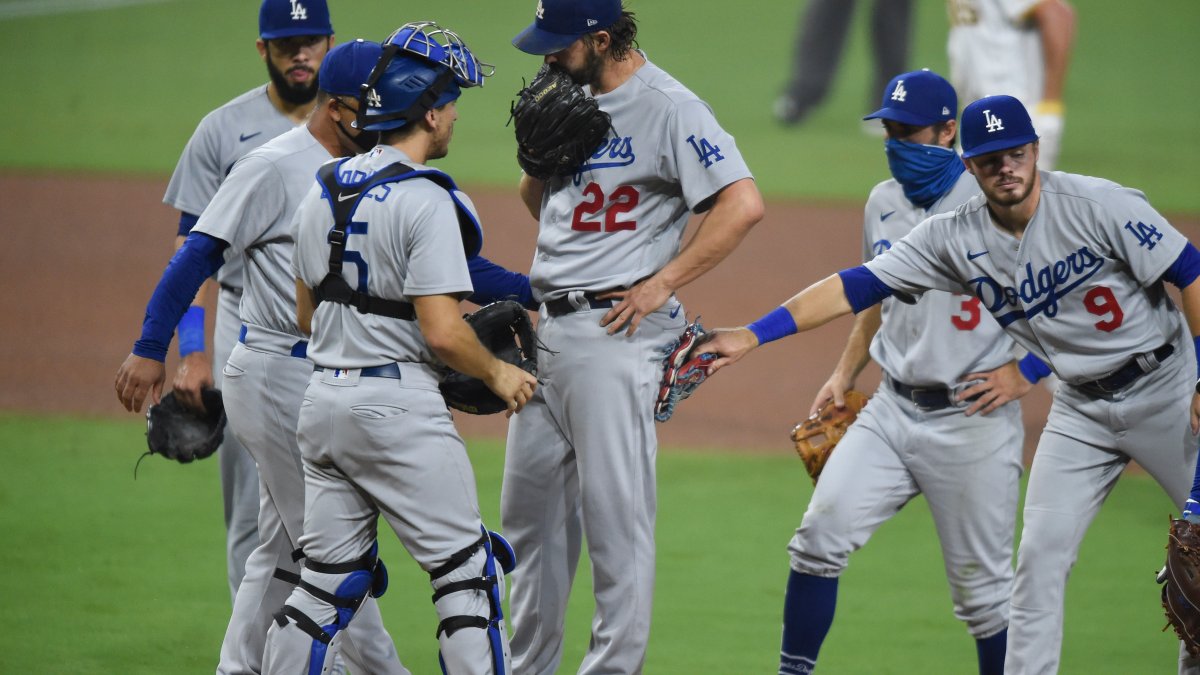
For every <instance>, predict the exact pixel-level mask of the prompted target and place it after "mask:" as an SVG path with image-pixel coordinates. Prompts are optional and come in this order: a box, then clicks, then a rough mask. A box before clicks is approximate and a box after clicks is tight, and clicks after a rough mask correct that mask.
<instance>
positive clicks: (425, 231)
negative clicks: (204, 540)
mask: <svg viewBox="0 0 1200 675" xmlns="http://www.w3.org/2000/svg"><path fill="white" fill-rule="evenodd" d="M384 49H385V51H384V55H383V57H382V58H381V60H380V61H379V64H378V65H377V66H376V68H375V69H374V70H373V71H372V73H371V77H370V79H369V80H368V81H367V83H366V85H365V87H364V90H363V93H362V95H360V97H359V99H358V103H359V110H360V115H359V116H358V122H357V126H358V127H359V128H360V129H362V130H363V131H366V132H380V133H381V134H382V135H381V139H380V144H379V145H378V146H376V147H375V148H374V149H373V150H371V151H370V152H368V153H366V154H364V155H360V156H358V157H353V158H350V159H348V160H344V161H342V162H339V163H336V164H327V165H325V166H324V167H322V169H321V170H320V172H319V174H318V181H319V184H318V185H317V186H314V188H313V189H312V190H310V191H309V193H308V195H307V196H306V197H305V198H304V201H303V202H302V203H301V205H300V207H299V210H298V211H297V214H296V218H295V221H294V229H293V231H294V238H295V242H296V247H295V254H294V256H293V258H292V269H293V272H294V284H295V288H296V295H297V312H298V323H299V326H300V328H301V330H304V331H308V330H310V329H311V333H312V341H311V342H310V347H309V356H310V357H311V359H312V361H313V362H314V363H315V364H316V368H315V371H314V372H313V374H312V376H311V379H310V380H309V384H308V387H307V389H306V391H305V395H304V398H305V404H304V406H303V407H302V408H301V410H300V420H299V427H298V434H297V436H298V440H299V444H300V451H301V455H302V459H303V466H304V478H305V511H304V535H303V536H302V537H301V541H300V543H301V545H302V546H303V549H304V553H305V556H306V559H305V564H304V569H303V570H302V571H301V573H300V577H301V579H300V583H299V585H298V586H297V587H296V589H295V590H294V591H293V592H292V594H291V595H290V596H289V597H288V599H287V602H286V604H285V605H284V606H283V607H282V608H281V609H280V611H279V612H278V613H276V615H275V623H274V624H273V625H272V627H271V631H270V633H269V636H268V643H267V650H266V655H265V658H264V662H263V672H265V673H281V674H286V675H297V674H299V673H321V672H324V667H326V666H327V665H328V664H329V663H330V662H331V661H332V660H333V657H334V656H336V653H337V651H338V650H339V649H340V645H341V635H342V632H343V631H344V630H345V629H346V628H347V627H348V626H349V627H353V626H354V625H355V624H356V623H357V622H358V621H359V620H360V617H357V616H356V614H357V613H358V612H359V611H360V606H361V605H360V603H362V602H364V601H366V599H367V598H368V597H369V596H377V595H379V594H380V593H381V592H382V590H383V588H385V587H386V584H387V579H386V571H385V570H384V569H383V568H382V565H381V564H379V563H378V560H377V558H376V555H377V552H378V544H377V536H378V520H379V516H380V515H382V516H383V517H384V519H386V521H387V522H388V524H389V525H390V526H391V527H392V529H393V530H394V531H395V533H396V535H397V536H398V537H399V539H400V542H401V543H402V544H403V545H404V547H405V549H406V550H407V551H408V553H409V554H410V555H411V556H412V557H413V559H414V560H415V561H416V562H417V563H418V564H419V565H420V566H421V568H422V569H423V570H425V571H426V572H428V573H429V575H430V581H431V584H432V586H433V589H434V594H433V603H434V606H435V608H436V610H437V616H438V618H439V623H438V626H437V630H436V632H435V634H436V636H437V639H438V642H439V645H440V647H441V651H440V657H441V664H442V667H443V670H444V671H445V672H447V673H450V674H452V675H460V674H463V673H480V674H485V673H494V674H495V675H501V674H502V673H507V672H511V671H510V670H509V661H510V658H509V652H508V638H507V635H506V628H505V624H504V620H503V611H502V607H501V603H502V601H503V598H504V574H505V573H506V572H508V571H510V570H511V569H512V567H513V565H514V563H515V561H514V556H513V553H512V549H511V548H509V547H508V544H507V542H505V541H504V539H503V538H502V537H500V536H499V535H496V534H494V533H490V532H488V531H486V530H485V529H484V527H483V523H482V521H481V517H480V512H479V500H478V496H477V494H476V490H475V476H474V473H473V471H472V468H471V462H470V460H469V459H468V457H467V452H466V446H465V445H464V443H463V440H462V438H461V437H460V436H459V435H458V432H457V431H456V429H455V426H454V420H453V419H452V417H451V416H450V412H449V410H448V409H447V407H446V401H445V399H443V398H442V394H441V392H440V390H439V389H438V374H437V373H438V367H439V366H440V365H442V364H445V365H446V366H449V367H451V368H453V369H455V370H457V371H458V372H460V373H463V374H466V375H469V376H472V377H477V378H479V379H481V380H483V381H484V382H485V383H486V384H487V386H488V388H489V389H491V390H492V391H493V392H494V393H495V394H496V395H497V396H499V397H500V399H501V400H502V401H504V402H505V403H506V404H507V406H508V409H509V411H510V412H516V411H518V410H520V409H521V407H522V406H523V405H525V403H526V402H527V401H528V400H529V397H530V396H531V395H532V393H533V389H534V387H535V386H536V384H537V381H536V379H535V378H534V376H533V375H531V374H529V373H527V372H525V371H524V370H521V369H520V368H518V367H517V366H514V365H511V364H508V363H504V362H502V361H500V360H498V359H497V358H496V357H495V356H493V355H492V354H491V353H490V352H489V351H488V350H487V349H486V348H485V347H484V346H483V345H482V344H480V342H479V339H478V338H477V337H476V335H475V332H474V331H473V330H472V329H471V328H470V327H469V326H468V325H467V323H466V322H465V321H463V319H462V316H461V311H460V309H459V301H460V300H461V299H462V298H464V297H466V296H468V295H470V294H471V293H472V289H473V286H472V283H471V277H470V274H469V269H468V264H467V259H468V258H469V257H471V256H474V255H476V254H477V253H478V252H479V249H480V247H481V245H482V240H483V233H482V230H481V229H480V226H479V219H478V216H477V215H476V213H475V211H474V207H473V206H472V205H471V202H470V200H469V199H468V198H467V197H466V195H465V194H463V193H462V192H460V191H459V190H457V188H455V187H454V184H453V181H451V179H450V177H449V176H447V175H446V174H444V173H442V172H440V171H437V170H436V169H433V168H431V167H428V166H425V162H427V161H430V160H435V159H440V158H442V157H445V156H446V155H447V153H448V152H449V150H450V143H451V140H452V138H453V134H454V123H455V120H456V119H457V118H458V111H457V104H456V101H457V100H458V97H459V95H460V94H461V90H462V89H463V88H466V87H471V86H476V85H481V84H483V79H484V77H486V76H488V75H490V74H491V71H490V68H489V67H487V66H486V65H485V64H481V63H480V62H478V61H477V60H476V58H475V57H474V55H472V53H471V51H470V50H469V49H468V48H467V46H466V45H465V44H464V43H463V42H462V41H461V39H459V38H458V36H457V35H455V34H453V33H452V32H450V31H448V30H446V29H443V28H441V27H439V26H437V25H436V24H432V23H428V22H427V23H421V24H406V25H405V26H403V27H401V28H400V29H399V30H398V31H397V32H396V33H394V34H393V35H392V36H391V37H389V38H388V40H387V41H386V42H385V47H384ZM336 233H340V236H334V235H335V234H336ZM343 263H344V266H343ZM368 672H374V671H368Z"/></svg>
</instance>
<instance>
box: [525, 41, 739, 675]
mask: <svg viewBox="0 0 1200 675" xmlns="http://www.w3.org/2000/svg"><path fill="white" fill-rule="evenodd" d="M596 101H597V102H598V103H599V105H600V108H601V109H602V110H604V111H606V112H608V113H609V114H610V115H611V116H612V125H613V130H614V131H613V133H614V137H613V138H611V139H608V140H607V141H606V142H605V143H604V144H603V145H602V146H601V147H600V148H599V149H598V150H597V151H596V152H595V153H594V154H593V155H592V157H591V159H590V160H588V161H587V162H586V163H585V164H584V165H583V166H582V167H581V169H580V171H579V172H578V173H577V174H575V175H573V176H567V177H564V178H557V179H552V180H550V181H548V182H547V183H546V189H545V192H544V194H543V198H542V208H541V217H540V223H539V232H538V243H537V252H536V254H535V257H534V261H533V266H532V269H531V272H530V281H531V283H532V285H533V287H534V290H535V293H536V294H537V295H538V297H540V298H541V299H543V300H555V299H562V300H565V301H566V302H568V303H569V304H570V307H572V308H573V311H570V312H567V313H560V312H559V311H558V310H555V312H554V313H551V312H550V310H549V309H548V308H547V307H543V308H542V313H541V319H540V321H539V323H538V337H539V339H540V340H541V341H542V342H543V343H544V344H545V345H546V347H547V350H548V351H545V352H542V355H541V357H539V377H540V378H541V379H542V381H543V385H542V386H541V387H539V388H538V390H537V391H536V392H535V393H534V397H533V399H532V400H531V401H530V403H529V404H528V405H527V406H526V407H525V409H524V410H522V411H521V413H520V414H518V415H516V416H515V417H514V418H513V421H512V423H511V424H510V425H509V437H508V449H507V454H506V457H505V469H504V487H503V494H502V496H501V519H502V522H503V525H504V532H505V534H506V535H508V536H509V538H510V539H511V541H512V542H513V546H514V547H515V548H516V550H517V551H518V552H519V555H520V556H521V557H522V561H523V562H522V566H521V568H519V569H518V570H517V572H516V574H515V575H514V577H513V586H512V596H511V604H512V614H513V626H514V634H513V643H512V646H513V663H514V670H515V672H521V673H550V672H554V671H555V670H556V669H557V668H558V665H559V664H558V662H559V659H560V658H561V655H562V638H563V635H562V626H563V621H564V612H565V609H566V601H567V594H568V593H569V591H570V575H571V574H573V572H574V561H575V560H577V559H578V556H579V552H580V541H581V538H580V535H581V533H583V534H585V535H586V539H587V541H588V553H589V556H590V558H591V562H592V566H593V569H594V570H595V572H596V573H595V575H594V578H595V585H594V595H595V599H596V616H595V619H594V621H593V626H594V627H595V632H594V633H593V635H592V639H591V644H590V646H589V649H588V653H587V655H586V656H585V657H584V661H583V664H582V666H581V667H580V670H579V672H581V673H597V672H624V673H634V672H639V671H640V670H641V667H642V663H643V660H644V659H645V655H646V645H647V641H648V637H649V626H650V614H651V604H652V599H653V590H654V556H655V550H654V514H655V506H656V499H657V497H656V494H657V488H656V484H655V469H654V458H655V456H656V453H657V449H658V445H657V436H656V430H655V423H654V418H653V415H652V410H653V402H654V398H655V396H656V395H657V383H658V378H659V377H660V375H661V373H660V371H659V368H658V366H657V364H656V363H655V362H654V358H655V353H656V350H659V349H661V348H663V347H664V346H665V345H667V344H669V343H670V342H671V341H672V340H673V339H674V338H675V337H676V336H677V335H678V334H679V333H680V331H681V330H682V329H683V327H684V325H685V323H686V320H685V318H684V311H683V308H682V306H681V305H680V304H679V303H678V302H677V301H674V300H671V301H668V302H667V303H666V304H665V305H664V306H663V307H661V308H659V310H658V311H655V312H652V313H650V314H649V315H647V316H646V317H645V319H644V320H643V322H642V323H641V324H640V326H639V327H638V330H637V332H636V333H635V334H634V335H633V336H625V335H624V333H618V334H617V335H608V334H607V333H606V330H605V328H603V327H601V326H600V318H601V317H602V316H603V315H604V312H605V311H606V310H605V309H604V308H596V309H593V308H591V306H590V303H589V301H588V300H587V298H586V297H585V296H584V292H596V291H603V290H609V289H613V288H624V287H628V286H630V285H632V284H634V283H635V282H637V281H638V280H640V279H642V278H644V277H646V276H648V275H651V274H653V273H655V272H657V271H658V270H659V269H661V268H662V267H663V266H664V265H666V264H667V263H668V262H669V261H670V260H671V259H672V258H673V257H674V256H675V255H676V254H677V253H678V251H679V248H680V240H681V238H682V236H683V231H684V227H685V225H686V222H687V218H688V215H689V213H692V212H701V211H704V210H706V209H707V208H708V207H709V206H710V205H711V203H712V201H713V199H714V197H715V195H716V194H717V192H719V191H720V190H721V188H723V187H725V186H726V185H729V184H730V183H733V182H734V181H737V180H740V179H743V178H748V177H750V171H749V169H747V167H746V164H745V162H744V161H743V160H742V157H741V154H740V153H739V152H738V149H737V145H736V144H735V143H734V140H733V137H732V136H730V135H729V134H728V133H727V132H725V131H724V130H723V129H721V127H720V126H719V125H718V124H717V121H716V119H715V118H714V117H713V114H712V111H711V110H710V109H709V107H708V105H707V104H705V103H704V102H703V101H701V100H700V99H699V98H697V97H696V96H695V94H693V93H692V92H690V91H688V89H687V88H685V87H684V86H683V85H682V84H680V83H679V82H678V81H676V80H675V79H674V78H672V77H671V76H670V75H668V74H667V73H665V72H663V71H662V70H661V69H659V68H658V67H657V66H655V65H654V64H653V63H650V62H649V61H647V62H646V63H645V64H644V65H642V66H641V67H640V68H639V69H638V70H637V71H636V72H635V73H634V74H633V75H632V76H631V77H630V78H629V79H628V80H626V81H625V82H624V83H622V84H621V85H620V86H619V87H617V88H616V89H614V90H613V91H611V92H608V93H605V94H601V95H599V96H597V97H596ZM581 514H582V515H581Z"/></svg>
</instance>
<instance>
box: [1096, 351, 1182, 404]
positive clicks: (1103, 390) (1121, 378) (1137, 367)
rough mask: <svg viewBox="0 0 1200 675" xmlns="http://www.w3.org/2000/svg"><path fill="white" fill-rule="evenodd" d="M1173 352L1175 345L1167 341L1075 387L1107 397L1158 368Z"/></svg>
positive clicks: (1098, 396) (1100, 396)
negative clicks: (1102, 375)
mask: <svg viewBox="0 0 1200 675" xmlns="http://www.w3.org/2000/svg"><path fill="white" fill-rule="evenodd" d="M1174 353H1175V345H1172V344H1170V343H1168V344H1165V345H1163V346H1161V347H1159V348H1158V349H1155V350H1154V351H1152V352H1145V353H1143V354H1136V355H1134V357H1133V358H1131V359H1129V361H1127V362H1126V363H1125V365H1123V366H1121V367H1120V368H1117V369H1116V371H1114V372H1113V373H1112V374H1111V375H1108V376H1107V377H1102V378H1100V379H1098V380H1092V381H1090V382H1081V383H1079V384H1077V385H1075V388H1076V389H1078V390H1080V391H1082V392H1083V393H1085V394H1087V395H1089V396H1093V397H1095V398H1108V397H1109V396H1111V395H1112V394H1115V393H1116V392H1118V391H1120V390H1122V389H1124V388H1125V387H1128V386H1129V385H1131V384H1133V383H1134V382H1135V381H1136V380H1137V379H1138V378H1139V377H1141V376H1143V375H1145V374H1146V373H1150V372H1154V371H1155V370H1158V366H1159V365H1160V364H1162V362H1163V361H1166V360H1167V359H1168V358H1170V357H1171V355H1172V354H1174Z"/></svg>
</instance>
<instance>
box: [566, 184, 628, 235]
mask: <svg viewBox="0 0 1200 675" xmlns="http://www.w3.org/2000/svg"><path fill="white" fill-rule="evenodd" d="M640 200H641V194H639V193H638V191H637V188H635V187H633V186H632V185H622V186H620V187H618V188H616V189H615V190H613V191H612V192H610V193H609V194H607V195H605V194H604V188H602V187H600V185H599V184H597V183H588V184H587V185H586V186H585V187H584V188H583V201H582V202H580V203H579V205H578V206H576V207H575V215H574V216H573V217H572V218H571V229H572V230H578V231H580V232H620V231H622V230H636V229H637V221H636V220H621V217H622V216H624V215H625V214H627V213H629V212H630V211H632V210H633V209H634V208H636V207H637V205H638V202H639V201H640ZM605 206H607V207H608V208H607V209H605V208H604V207H605ZM601 211H604V219H603V222H601V221H599V220H589V217H590V216H595V215H596V214H598V213H600V212H601Z"/></svg>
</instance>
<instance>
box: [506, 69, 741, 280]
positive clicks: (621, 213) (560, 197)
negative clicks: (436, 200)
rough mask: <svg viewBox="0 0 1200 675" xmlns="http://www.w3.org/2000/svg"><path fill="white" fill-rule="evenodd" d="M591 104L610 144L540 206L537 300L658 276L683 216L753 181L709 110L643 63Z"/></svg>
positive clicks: (675, 247)
mask: <svg viewBox="0 0 1200 675" xmlns="http://www.w3.org/2000/svg"><path fill="white" fill-rule="evenodd" d="M596 101H597V102H598V103H599V105H600V108H601V109H602V110H604V111H606V112H607V113H608V114H609V115H611V116H612V125H613V130H614V132H615V133H614V135H613V136H612V137H611V138H606V139H605V140H604V141H603V142H602V143H601V144H600V145H599V146H598V147H597V149H596V151H595V152H594V153H593V154H592V157H591V158H590V159H589V160H588V161H587V162H585V163H584V164H583V166H582V167H581V168H580V171H579V172H578V173H576V174H574V175H572V176H566V177H562V178H553V179H551V180H550V181H548V182H547V184H546V191H545V193H544V194H543V197H542V211H541V219H540V220H541V222H540V229H539V232H538V241H537V251H536V252H535V254H534V260H533V264H532V267H531V270H530V282H531V284H532V286H533V288H534V291H535V293H536V294H538V297H539V298H541V299H543V300H546V299H554V298H557V297H560V296H562V295H565V294H566V293H567V292H568V291H571V290H584V291H601V290H607V289H612V288H618V287H628V286H631V285H632V284H634V283H635V282H637V281H638V280H639V279H642V278H644V277H646V276H649V275H651V274H653V273H655V272H657V271H658V270H659V269H661V268H662V267H663V265H666V264H667V262H669V261H670V260H671V259H672V258H673V257H674V256H675V255H676V254H677V253H678V251H679V246H680V240H681V238H682V237H683V231H684V228H685V227H686V226H687V220H688V216H689V215H690V214H691V213H692V212H701V211H703V210H706V209H707V208H708V207H709V206H710V205H711V200H712V197H713V196H714V195H715V194H716V193H717V192H718V191H719V190H720V189H721V188H723V187H725V186H726V185H729V184H730V183H733V182H734V181H737V180H741V179H742V178H749V177H751V174H750V170H749V169H748V168H747V167H746V163H745V162H744V161H743V160H742V156H741V153H740V152H739V151H738V149H737V145H736V144H735V143H734V139H733V136H731V135H729V134H728V133H727V132H726V131H724V130H723V129H722V128H721V127H720V125H719V124H717V120H716V118H715V117H714V116H713V113H712V110H711V109H710V108H709V107H708V105H707V104H706V103H705V102H704V101H702V100H700V99H699V98H697V97H696V95H695V94H693V93H692V92H691V91H689V90H688V89H687V88H686V87H684V86H683V85H682V84H680V83H679V82H678V81H676V80H675V79H674V78H672V77H671V76H670V75H668V74H667V73H665V72H664V71H663V70H662V69H660V68H658V67H657V66H655V65H654V64H653V63H650V62H649V61H646V63H645V64H644V65H643V66H642V67H641V68H639V69H638V70H637V72H635V73H634V74H633V76H632V77H630V78H629V80H627V81H626V82H624V83H623V84H622V85H621V86H619V87H617V88H616V89H615V90H613V91H611V92H608V93H606V94H601V95H600V96H597V97H596Z"/></svg>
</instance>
